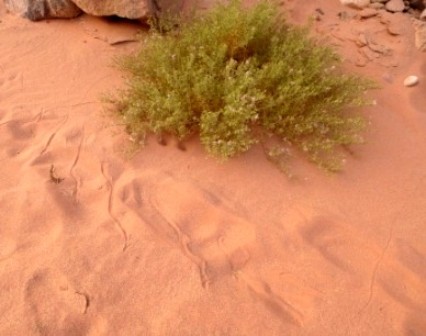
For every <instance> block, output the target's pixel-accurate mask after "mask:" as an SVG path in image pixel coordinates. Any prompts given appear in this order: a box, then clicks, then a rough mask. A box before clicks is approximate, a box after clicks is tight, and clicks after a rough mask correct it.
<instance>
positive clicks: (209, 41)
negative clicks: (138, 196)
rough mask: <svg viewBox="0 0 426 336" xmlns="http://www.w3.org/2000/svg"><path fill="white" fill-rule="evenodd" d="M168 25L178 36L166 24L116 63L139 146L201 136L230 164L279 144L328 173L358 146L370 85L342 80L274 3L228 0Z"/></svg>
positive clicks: (331, 60) (334, 57)
mask: <svg viewBox="0 0 426 336" xmlns="http://www.w3.org/2000/svg"><path fill="white" fill-rule="evenodd" d="M165 22H167V27H172V28H171V29H161V22H160V27H158V26H157V28H158V29H157V30H155V31H154V32H152V33H149V34H148V35H147V36H145V37H144V38H143V39H142V47H141V49H140V51H139V52H138V53H136V54H135V55H131V56H127V57H125V58H124V59H120V61H119V66H120V67H121V69H123V70H124V71H125V72H126V73H127V75H128V83H127V88H126V89H125V90H124V91H123V92H122V94H121V95H120V97H119V98H117V100H116V102H117V104H119V106H120V111H121V113H122V115H123V117H124V120H125V123H126V125H127V127H128V129H129V131H130V132H131V134H132V135H133V136H134V137H139V138H140V137H144V136H145V134H146V133H147V132H154V133H156V134H163V133H168V134H172V135H174V136H176V137H177V138H178V139H179V140H185V139H186V138H187V137H188V136H190V135H192V134H194V133H195V134H198V135H199V137H200V140H201V142H202V144H203V145H204V147H205V148H206V150H207V151H208V152H209V153H211V154H213V155H215V156H218V157H221V158H228V157H232V156H235V155H237V154H239V153H242V152H245V151H247V150H249V149H250V148H251V147H252V146H253V145H254V144H256V143H258V142H259V141H262V139H265V138H268V137H271V136H273V137H276V138H278V139H279V140H280V141H282V143H283V145H284V144H288V143H290V144H292V145H293V146H295V147H297V148H299V149H301V150H302V151H303V152H306V153H307V155H308V157H309V158H310V159H311V160H313V161H315V162H317V163H318V164H319V165H322V166H326V167H327V166H328V167H329V168H330V167H332V166H334V163H335V160H334V159H335V158H336V153H337V152H336V151H335V149H336V147H338V146H340V145H349V144H353V143H358V142H360V141H361V137H360V130H361V129H362V126H363V124H364V122H363V118H362V117H361V116H360V115H355V114H354V112H353V111H352V112H351V113H350V112H349V110H350V108H351V107H357V106H361V105H363V104H366V102H367V101H366V99H365V98H364V92H365V91H366V90H367V89H369V88H372V83H371V82H370V81H368V80H366V79H363V78H361V77H359V76H357V75H351V74H345V73H344V72H343V71H342V70H341V67H340V65H339V64H340V58H339V56H338V54H337V53H336V52H335V51H334V50H333V49H332V48H331V47H329V46H327V45H325V44H324V43H320V42H319V41H318V40H317V39H315V38H313V37H311V36H310V35H309V30H308V29H307V28H306V27H304V28H300V27H294V26H291V25H289V24H287V23H286V21H285V19H284V18H283V17H282V16H281V15H280V11H279V9H278V6H277V5H276V4H275V3H273V2H268V1H263V2H260V3H259V4H257V5H255V6H253V7H250V8H245V7H243V6H242V4H241V1H238V0H231V1H230V2H229V3H227V4H223V5H218V6H216V7H215V8H214V9H213V10H211V11H209V12H208V13H204V14H202V15H200V14H198V15H195V16H194V17H192V18H191V19H190V20H188V19H187V18H186V19H183V18H180V19H177V21H176V22H177V24H176V25H174V24H170V20H168V21H165ZM173 27H175V28H173ZM176 27H177V28H176ZM165 31H167V32H166V33H165ZM333 160H334V161H333ZM332 161H333V164H330V163H331V162H332Z"/></svg>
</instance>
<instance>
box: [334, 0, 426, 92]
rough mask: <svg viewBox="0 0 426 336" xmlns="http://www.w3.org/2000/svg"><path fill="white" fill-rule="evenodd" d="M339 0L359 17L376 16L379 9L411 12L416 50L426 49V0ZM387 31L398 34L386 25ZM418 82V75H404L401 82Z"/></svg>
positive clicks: (407, 83)
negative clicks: (357, 10) (357, 12)
mask: <svg viewBox="0 0 426 336" xmlns="http://www.w3.org/2000/svg"><path fill="white" fill-rule="evenodd" d="M340 2H341V3H342V4H343V5H346V6H349V7H352V8H355V9H359V10H360V11H359V17H360V18H361V19H367V18H369V17H373V16H376V15H377V14H378V11H380V10H386V11H388V12H391V13H405V12H407V13H409V14H411V15H412V16H413V26H414V30H415V45H416V47H417V49H418V50H420V51H426V0H340ZM390 28H391V29H390ZM388 32H389V33H390V34H392V35H395V34H396V35H398V34H399V33H398V32H397V31H394V30H393V27H391V26H388ZM418 83H419V77H418V76H415V75H410V76H408V77H406V78H405V80H404V82H403V84H404V86H406V87H412V86H416V85H417V84H418Z"/></svg>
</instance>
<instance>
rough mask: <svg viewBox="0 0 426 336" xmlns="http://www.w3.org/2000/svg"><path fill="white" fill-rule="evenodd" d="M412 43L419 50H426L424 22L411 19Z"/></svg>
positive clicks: (425, 25)
mask: <svg viewBox="0 0 426 336" xmlns="http://www.w3.org/2000/svg"><path fill="white" fill-rule="evenodd" d="M413 27H414V43H415V45H416V48H417V49H418V50H420V51H426V22H424V21H420V20H415V19H413Z"/></svg>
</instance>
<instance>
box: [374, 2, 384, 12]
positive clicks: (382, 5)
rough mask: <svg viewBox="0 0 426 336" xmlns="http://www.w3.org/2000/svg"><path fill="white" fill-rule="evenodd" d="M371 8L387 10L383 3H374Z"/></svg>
mask: <svg viewBox="0 0 426 336" xmlns="http://www.w3.org/2000/svg"><path fill="white" fill-rule="evenodd" d="M370 8H373V9H376V10H377V9H383V8H385V4H382V3H380V2H375V3H372V4H370Z"/></svg>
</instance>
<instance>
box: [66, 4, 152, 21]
mask: <svg viewBox="0 0 426 336" xmlns="http://www.w3.org/2000/svg"><path fill="white" fill-rule="evenodd" d="M73 2H74V3H75V4H76V5H77V7H79V8H80V9H81V10H82V11H83V12H85V13H87V14H91V15H94V16H112V15H116V16H119V17H122V18H127V19H141V18H145V17H147V16H148V15H149V13H151V12H152V11H154V10H156V7H157V5H156V4H157V1H155V0H152V1H151V0H73Z"/></svg>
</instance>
